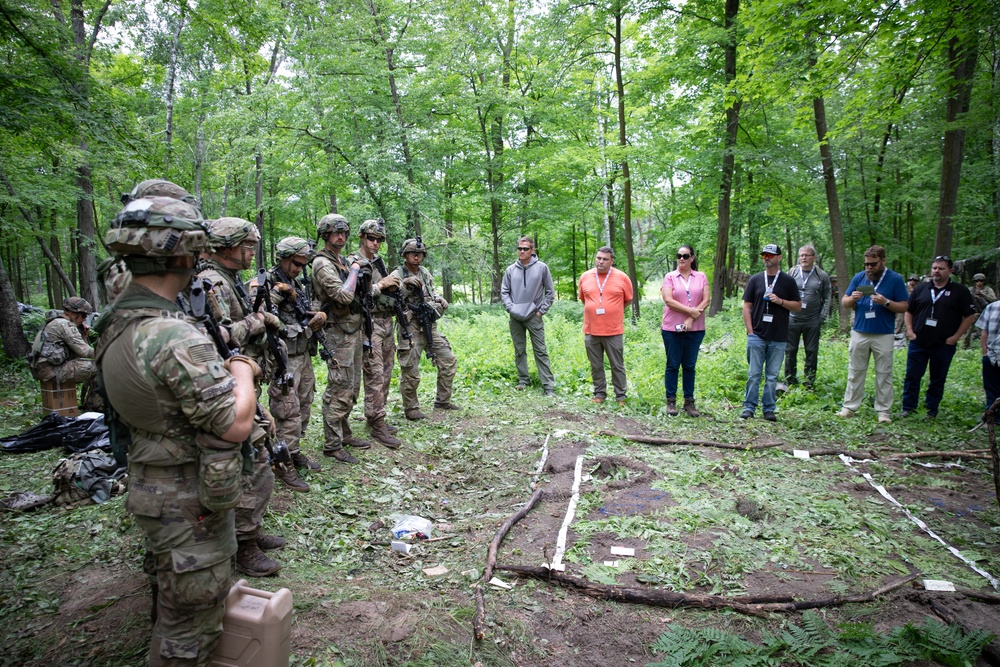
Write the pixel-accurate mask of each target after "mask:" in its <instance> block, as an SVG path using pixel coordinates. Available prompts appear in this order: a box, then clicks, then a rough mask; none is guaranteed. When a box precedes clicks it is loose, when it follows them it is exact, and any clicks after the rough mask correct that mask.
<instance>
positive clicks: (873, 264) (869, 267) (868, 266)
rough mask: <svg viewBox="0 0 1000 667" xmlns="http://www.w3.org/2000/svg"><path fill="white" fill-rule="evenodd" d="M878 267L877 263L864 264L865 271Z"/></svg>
mask: <svg viewBox="0 0 1000 667" xmlns="http://www.w3.org/2000/svg"><path fill="white" fill-rule="evenodd" d="M876 266H878V262H865V268H866V269H872V268H875V267H876Z"/></svg>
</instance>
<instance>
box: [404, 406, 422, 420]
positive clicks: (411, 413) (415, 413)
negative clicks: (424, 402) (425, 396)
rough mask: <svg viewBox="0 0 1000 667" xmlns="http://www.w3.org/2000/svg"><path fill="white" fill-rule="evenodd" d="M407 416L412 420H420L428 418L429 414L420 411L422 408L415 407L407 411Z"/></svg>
mask: <svg viewBox="0 0 1000 667" xmlns="http://www.w3.org/2000/svg"><path fill="white" fill-rule="evenodd" d="M406 418H407V419H409V420H410V421H411V422H415V421H420V420H421V419H427V415H425V414H424V413H423V412H421V411H420V408H413V409H412V410H407V411H406Z"/></svg>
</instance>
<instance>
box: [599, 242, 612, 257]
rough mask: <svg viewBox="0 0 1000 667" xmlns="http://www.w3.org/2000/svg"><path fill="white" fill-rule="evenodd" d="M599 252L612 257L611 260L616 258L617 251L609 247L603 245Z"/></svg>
mask: <svg viewBox="0 0 1000 667" xmlns="http://www.w3.org/2000/svg"><path fill="white" fill-rule="evenodd" d="M597 252H603V253H604V254H605V255H611V259H614V258H615V251H614V250H612V249H611V246H609V245H602V246H601V247H600V248H598V249H597Z"/></svg>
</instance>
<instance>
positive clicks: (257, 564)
mask: <svg viewBox="0 0 1000 667" xmlns="http://www.w3.org/2000/svg"><path fill="white" fill-rule="evenodd" d="M236 569H237V570H239V571H240V572H242V573H243V574H245V575H247V576H249V577H267V576H270V575H272V574H274V573H275V572H277V571H278V570H280V569H281V564H280V563H278V561H276V560H271V559H270V558H268V557H267V556H265V555H264V552H263V551H261V550H260V547H259V546H257V540H255V539H251V540H244V541H242V542H240V543H239V547H238V548H237V550H236Z"/></svg>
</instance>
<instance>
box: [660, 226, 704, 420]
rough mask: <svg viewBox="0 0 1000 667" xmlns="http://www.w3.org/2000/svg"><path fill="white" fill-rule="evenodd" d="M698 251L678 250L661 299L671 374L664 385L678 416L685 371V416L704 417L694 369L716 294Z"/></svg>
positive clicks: (671, 408)
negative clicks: (696, 398)
mask: <svg viewBox="0 0 1000 667" xmlns="http://www.w3.org/2000/svg"><path fill="white" fill-rule="evenodd" d="M697 269H698V258H697V257H696V256H695V254H694V248H692V247H691V246H689V245H682V246H681V247H680V248H678V249H677V269H676V270H675V271H671V272H670V273H668V274H667V275H665V276H664V277H663V285H662V286H661V287H660V295H661V296H662V297H663V304H664V305H663V325H662V327H661V329H662V331H661V332H660V333H661V334H662V335H663V348H664V350H666V353H667V370H666V372H665V373H664V374H663V385H664V387H666V390H667V414H668V415H676V414H677V369H678V368H680V369H682V371H683V373H682V378H683V387H684V412H686V413H687V414H688V416H690V417H700V416H701V414H700V413H699V412H698V410H697V409H696V408H695V407H694V367H695V364H696V363H697V362H698V349H699V348H700V347H701V341H702V339H704V338H705V309H706V308H707V307H708V302H709V299H711V297H712V290H711V289H709V286H708V278H706V277H705V274H704V273H702V272H701V271H698V270H697Z"/></svg>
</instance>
